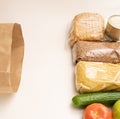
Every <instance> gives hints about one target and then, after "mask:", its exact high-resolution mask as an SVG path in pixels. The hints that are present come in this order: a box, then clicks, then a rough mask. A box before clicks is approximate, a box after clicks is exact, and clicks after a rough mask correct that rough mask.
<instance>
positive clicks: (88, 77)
mask: <svg viewBox="0 0 120 119" xmlns="http://www.w3.org/2000/svg"><path fill="white" fill-rule="evenodd" d="M75 74H76V75H75V77H76V88H77V91H79V92H80V93H86V92H96V91H110V90H117V91H120V63H118V64H112V63H102V62H85V61H80V62H78V63H77V65H76V68H75Z"/></svg>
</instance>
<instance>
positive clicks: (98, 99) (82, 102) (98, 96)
mask: <svg viewBox="0 0 120 119" xmlns="http://www.w3.org/2000/svg"><path fill="white" fill-rule="evenodd" d="M118 99H120V92H94V93H85V94H79V95H76V96H74V97H73V98H72V102H73V104H74V105H75V106H76V107H81V108H83V107H85V106H87V105H89V104H92V103H102V104H106V105H109V104H110V105H111V104H113V103H114V102H116V101H117V100H118Z"/></svg>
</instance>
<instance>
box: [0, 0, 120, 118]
mask: <svg viewBox="0 0 120 119" xmlns="http://www.w3.org/2000/svg"><path fill="white" fill-rule="evenodd" d="M88 11H89V12H98V13H100V14H101V15H103V17H104V19H105V20H107V18H108V17H109V16H110V15H113V14H120V0H0V22H1V23H11V22H12V23H13V22H18V23H20V24H21V25H22V31H23V36H24V41H25V55H24V62H23V70H22V78H21V83H20V87H19V90H18V92H17V93H16V94H1V95H0V119H82V110H80V109H76V108H74V107H73V106H72V103H71V99H72V97H73V96H74V95H75V94H77V93H76V91H75V86H74V69H73V66H72V58H71V51H70V48H69V46H68V31H69V29H70V25H71V21H72V19H73V17H74V16H75V15H76V14H78V13H80V12H88Z"/></svg>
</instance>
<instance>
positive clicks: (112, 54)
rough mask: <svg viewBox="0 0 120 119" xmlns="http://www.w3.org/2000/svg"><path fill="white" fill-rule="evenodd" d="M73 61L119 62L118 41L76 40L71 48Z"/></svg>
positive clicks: (119, 50)
mask: <svg viewBox="0 0 120 119" xmlns="http://www.w3.org/2000/svg"><path fill="white" fill-rule="evenodd" d="M72 54H73V62H74V63H77V62H78V61H80V60H82V61H94V62H108V63H120V42H89V41H77V42H76V43H75V45H74V46H73V48H72Z"/></svg>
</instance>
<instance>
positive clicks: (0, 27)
mask: <svg viewBox="0 0 120 119" xmlns="http://www.w3.org/2000/svg"><path fill="white" fill-rule="evenodd" d="M23 54H24V41H23V36H22V30H21V26H20V24H17V23H4V24H0V93H13V92H16V91H17V89H18V87H19V83H20V79H21V71H22V61H23Z"/></svg>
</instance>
